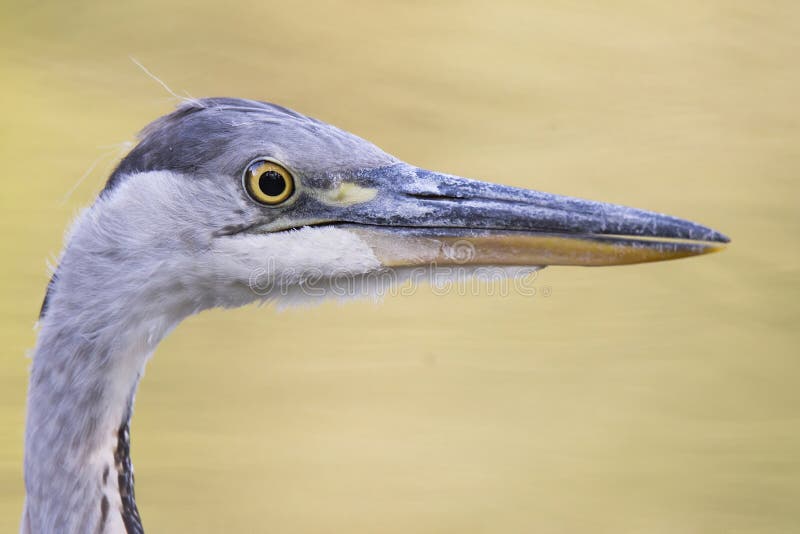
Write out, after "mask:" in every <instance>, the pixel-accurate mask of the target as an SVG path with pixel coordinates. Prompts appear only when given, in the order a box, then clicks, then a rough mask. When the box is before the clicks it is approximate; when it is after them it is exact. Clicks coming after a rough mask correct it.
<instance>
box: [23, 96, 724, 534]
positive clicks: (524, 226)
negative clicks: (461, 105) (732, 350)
mask: <svg viewBox="0 0 800 534" xmlns="http://www.w3.org/2000/svg"><path fill="white" fill-rule="evenodd" d="M727 241H728V239H727V238H726V237H725V236H724V235H722V234H720V233H719V232H716V231H714V230H712V229H710V228H707V227H704V226H701V225H698V224H695V223H692V222H689V221H685V220H681V219H677V218H673V217H669V216H666V215H660V214H656V213H651V212H647V211H641V210H637V209H633V208H627V207H621V206H615V205H611V204H603V203H598V202H591V201H586V200H579V199H574V198H567V197H562V196H556V195H550V194H546V193H540V192H535V191H527V190H522V189H516V188H512V187H506V186H502V185H495V184H490V183H485V182H478V181H473V180H468V179H465V178H459V177H456V176H451V175H445V174H439V173H436V172H431V171H427V170H423V169H420V168H417V167H413V166H411V165H408V164H406V163H404V162H402V161H400V160H398V159H397V158H395V157H393V156H390V155H389V154H386V153H385V152H383V151H382V150H380V149H379V148H378V147H376V146H375V145H373V144H371V143H369V142H367V141H364V140H363V139H361V138H359V137H356V136H355V135H352V134H350V133H347V132H344V131H342V130H340V129H337V128H335V127H333V126H330V125H328V124H325V123H323V122H320V121H318V120H314V119H311V118H309V117H306V116H304V115H301V114H299V113H296V112H294V111H291V110H289V109H286V108H283V107H280V106H277V105H273V104H267V103H262V102H256V101H250V100H240V99H233V98H211V99H202V100H191V101H188V102H185V103H183V104H182V105H181V106H179V108H178V109H177V110H176V111H175V112H173V113H172V114H170V115H167V116H165V117H162V118H160V119H158V120H157V121H155V122H153V123H152V124H150V125H149V126H147V127H146V128H145V129H144V130H143V132H142V133H141V135H140V142H139V144H138V145H137V146H136V147H135V148H134V149H133V150H132V151H131V152H130V153H129V154H128V155H127V156H126V157H125V158H124V159H123V160H122V161H121V162H120V164H119V166H118V167H117V168H116V170H115V171H114V172H113V174H112V175H111V177H110V178H109V179H108V182H107V183H106V185H105V188H104V189H103V190H102V191H101V192H100V194H99V196H98V197H97V199H96V200H95V202H94V203H93V204H92V206H91V207H89V208H88V209H86V210H85V211H84V212H83V213H82V214H81V215H80V216H79V217H78V219H77V221H76V222H75V223H74V226H73V227H72V230H71V232H70V233H69V236H68V238H67V240H66V245H65V247H64V251H63V253H62V255H61V258H60V261H59V264H58V267H57V270H56V272H55V273H54V275H53V277H52V280H51V281H50V284H49V286H48V290H47V295H46V297H45V301H44V304H43V306H42V312H41V317H40V322H39V325H40V329H39V334H38V340H37V344H36V348H35V351H34V356H33V365H32V369H31V375H30V388H29V394H28V415H27V428H26V434H25V487H26V491H27V497H26V503H25V510H24V513H23V520H22V531H23V532H26V533H28V532H30V533H50V532H58V533H78V532H81V533H83V532H102V533H110V532H114V533H116V532H128V533H135V532H142V526H141V521H140V518H139V513H138V511H137V508H136V503H135V501H134V493H133V474H132V468H131V462H130V457H129V426H128V424H129V419H130V416H131V409H132V405H133V399H134V393H135V391H136V386H137V383H138V381H139V377H140V376H141V373H142V371H143V368H144V365H145V362H146V360H147V358H148V356H149V355H150V354H151V353H152V351H153V350H154V349H155V347H156V345H157V344H158V343H159V341H161V339H162V338H163V337H164V336H165V335H166V334H167V333H168V332H169V331H170V330H171V329H172V328H173V327H174V326H175V325H177V324H178V323H179V322H180V321H181V320H182V319H184V318H185V317H187V316H189V315H192V314H194V313H197V312H199V311H201V310H204V309H207V308H213V307H216V306H222V307H234V306H241V305H244V304H247V303H249V302H252V301H255V300H264V299H273V298H281V297H283V296H285V295H287V293H291V292H292V291H294V293H295V295H299V294H301V293H302V288H303V287H304V286H306V285H309V284H311V285H314V286H315V287H316V289H317V290H320V289H321V290H322V291H323V292H324V291H326V290H328V291H330V289H331V287H332V284H333V282H334V281H335V280H339V279H341V278H342V277H350V278H353V279H364V278H366V277H368V276H370V275H374V274H376V273H382V272H387V271H389V270H403V269H409V268H423V269H425V270H429V271H434V270H436V269H441V268H443V267H442V266H447V265H453V264H458V265H459V266H460V267H461V268H477V267H478V266H500V267H506V268H507V267H509V266H532V267H533V266H545V265H614V264H624V263H637V262H646V261H658V260H665V259H672V258H679V257H685V256H692V255H698V254H704V253H707V252H711V251H714V250H717V249H719V248H720V247H721V246H722V244H723V243H726V242H727ZM463 243H467V244H468V246H469V254H468V255H466V256H464V255H461V256H460V257H459V256H458V255H457V254H456V255H454V254H452V249H453V247H454V246H457V245H458V244H463ZM309 272H314V273H315V276H313V277H309V276H308V273H309ZM254 273H257V274H258V276H257V277H256V278H258V279H257V280H255V282H256V283H255V284H254ZM312 278H313V280H312Z"/></svg>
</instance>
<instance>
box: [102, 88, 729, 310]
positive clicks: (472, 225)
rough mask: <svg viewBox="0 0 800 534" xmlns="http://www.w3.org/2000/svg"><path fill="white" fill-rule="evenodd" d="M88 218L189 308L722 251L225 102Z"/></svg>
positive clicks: (167, 121) (622, 215) (172, 130)
mask: <svg viewBox="0 0 800 534" xmlns="http://www.w3.org/2000/svg"><path fill="white" fill-rule="evenodd" d="M92 212H96V214H95V219H97V220H100V219H102V222H101V224H99V227H100V228H104V229H106V230H104V231H106V232H107V233H108V234H109V235H111V236H112V237H113V241H114V243H115V247H116V249H117V254H120V255H125V256H128V257H129V258H130V259H131V261H133V262H134V265H136V262H137V261H144V258H151V259H152V258H153V257H155V258H156V259H157V261H156V262H155V263H153V262H151V265H153V264H156V265H158V269H159V272H165V273H166V274H167V275H168V277H169V279H170V280H171V281H172V282H171V283H173V284H174V286H173V287H172V289H173V290H174V289H175V287H180V288H187V291H188V290H189V289H188V288H191V291H192V293H191V294H192V295H193V296H192V297H191V299H193V300H194V301H195V304H196V306H197V307H207V306H213V305H238V304H241V303H244V302H247V301H250V300H254V299H257V298H268V297H270V296H274V295H275V294H276V293H275V292H277V291H283V292H286V291H287V290H288V291H291V289H292V288H295V289H297V288H303V287H306V288H311V287H315V286H319V287H323V286H326V284H329V283H330V281H331V280H336V279H341V278H343V277H364V276H368V275H370V274H371V273H379V272H386V271H389V270H398V269H409V268H424V269H435V268H439V267H446V266H454V265H457V266H460V267H462V268H465V269H466V268H475V267H479V266H501V267H509V266H521V267H525V266H527V267H541V266H545V265H617V264H629V263H639V262H649V261H659V260H667V259H674V258H681V257H686V256H693V255H698V254H704V253H707V252H712V251H714V250H718V249H719V248H720V247H721V245H722V244H723V243H725V242H727V241H728V239H727V238H726V237H725V236H724V235H722V234H720V233H719V232H716V231H714V230H712V229H710V228H707V227H705V226H701V225H699V224H695V223H692V222H689V221H685V220H682V219H678V218H674V217H669V216H666V215H660V214H656V213H652V212H647V211H642V210H638V209H633V208H627V207H621V206H617V205H612V204H605V203H600V202H592V201H587V200H580V199H575V198H568V197H563V196H558V195H552V194H547V193H541V192H537V191H529V190H523V189H517V188H512V187H507V186H502V185H497V184H492V183H488V182H481V181H476V180H470V179H466V178H460V177H457V176H451V175H446V174H440V173H436V172H431V171H428V170H424V169H420V168H417V167H414V166H412V165H409V164H407V163H404V162H402V161H400V160H398V159H397V158H395V157H393V156H391V155H388V154H386V153H385V152H383V151H382V150H381V149H379V148H378V147H376V146H375V145H373V144H371V143H369V142H367V141H365V140H363V139H361V138H359V137H357V136H355V135H352V134H349V133H347V132H345V131H342V130H340V129H338V128H335V127H333V126H330V125H328V124H325V123H322V122H320V121H317V120H314V119H311V118H309V117H306V116H304V115H301V114H298V113H295V112H293V111H291V110H288V109H285V108H282V107H279V106H275V105H272V104H266V103H262V102H255V101H249V100H239V99H223V98H215V99H203V100H193V101H190V102H187V103H185V104H184V105H182V106H181V107H179V108H178V110H177V111H175V112H174V113H172V114H170V115H167V116H165V117H163V118H161V119H159V120H157V121H156V122H154V123H152V124H151V125H149V126H148V127H147V128H145V130H144V131H143V133H142V135H141V140H140V143H139V144H138V145H137V146H136V147H135V148H134V149H133V150H132V151H131V152H130V153H129V154H128V155H127V156H126V157H125V159H123V161H122V162H121V163H120V165H119V167H118V168H117V169H116V171H115V172H114V173H113V175H112V176H111V178H110V179H109V181H108V183H107V185H106V188H105V189H104V191H103V192H102V194H101V195H100V197H99V199H98V201H97V202H96V203H95V206H94V207H93V208H92ZM153 276H157V275H156V274H153ZM199 295H202V296H199ZM201 301H202V302H201Z"/></svg>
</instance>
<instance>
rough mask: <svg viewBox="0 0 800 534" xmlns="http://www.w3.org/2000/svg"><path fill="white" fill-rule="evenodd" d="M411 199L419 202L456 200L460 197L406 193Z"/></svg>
mask: <svg viewBox="0 0 800 534" xmlns="http://www.w3.org/2000/svg"><path fill="white" fill-rule="evenodd" d="M407 195H408V196H409V197H411V198H418V199H420V200H457V199H458V198H460V197H454V196H452V195H442V194H439V193H407Z"/></svg>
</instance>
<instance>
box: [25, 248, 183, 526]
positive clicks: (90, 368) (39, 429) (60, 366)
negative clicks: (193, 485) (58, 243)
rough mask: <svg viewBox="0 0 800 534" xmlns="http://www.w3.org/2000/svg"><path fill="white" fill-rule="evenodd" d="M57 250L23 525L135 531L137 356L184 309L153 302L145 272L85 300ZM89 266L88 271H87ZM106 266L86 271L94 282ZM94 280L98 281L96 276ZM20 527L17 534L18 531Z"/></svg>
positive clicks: (72, 268) (35, 386)
mask: <svg viewBox="0 0 800 534" xmlns="http://www.w3.org/2000/svg"><path fill="white" fill-rule="evenodd" d="M71 260H72V258H69V257H65V258H64V260H62V264H61V266H60V267H59V275H58V278H57V281H56V283H55V284H56V285H55V288H54V295H53V296H52V298H51V299H50V303H49V306H48V310H47V313H46V315H45V317H44V318H43V319H42V321H41V329H40V332H39V336H38V340H37V346H36V348H35V350H34V354H33V364H32V366H31V373H30V385H29V392H28V415H27V425H26V436H25V485H26V490H27V498H26V509H25V515H24V518H23V524H24V525H27V527H24V528H29V531H30V532H64V533H72V532H89V531H91V532H127V533H133V532H141V522H140V519H139V514H138V511H137V507H136V503H135V500H134V492H133V470H132V466H131V461H130V441H129V440H130V433H129V421H130V417H131V413H132V409H133V401H134V396H135V392H136V388H137V385H138V382H139V379H140V377H141V375H142V373H143V371H144V366H145V363H146V361H147V359H148V357H149V355H150V354H151V353H152V351H153V350H154V349H155V347H156V345H157V344H158V343H159V342H160V340H161V339H162V338H163V337H164V336H165V335H166V334H167V333H168V331H169V330H170V329H171V328H172V327H173V326H174V325H175V324H177V322H178V321H179V320H180V319H182V318H183V317H184V316H185V315H186V314H187V311H186V310H183V309H181V308H180V307H179V306H173V305H170V303H169V302H159V305H158V307H157V308H158V311H157V312H156V311H154V307H153V305H152V299H153V292H157V291H158V288H157V287H153V285H152V284H154V283H157V282H155V281H154V280H152V277H148V276H146V274H147V273H145V274H143V275H142V279H141V280H140V283H139V284H138V285H137V284H125V287H130V288H131V290H130V291H128V292H125V291H120V290H119V289H117V292H116V294H115V297H114V298H112V299H108V298H102V297H101V296H98V297H97V298H90V296H87V294H86V293H85V291H81V289H82V288H86V287H88V285H87V282H88V281H87V280H86V276H84V275H85V271H84V270H82V269H79V268H77V266H76V265H75V264H74V263H73V262H72V261H71ZM90 272H91V270H90ZM106 276H107V277H108V278H109V280H111V279H113V274H111V273H105V274H103V273H98V272H97V271H94V272H93V273H92V275H91V278H92V280H91V285H92V286H93V287H95V288H97V287H106V286H110V285H111V284H112V282H110V281H108V280H106V281H103V279H102V278H103V277H106ZM98 277H100V278H98ZM24 528H23V531H25V530H24Z"/></svg>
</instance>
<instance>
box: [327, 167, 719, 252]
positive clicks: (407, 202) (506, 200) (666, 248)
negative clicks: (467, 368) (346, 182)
mask: <svg viewBox="0 0 800 534" xmlns="http://www.w3.org/2000/svg"><path fill="white" fill-rule="evenodd" d="M357 183H358V184H359V186H360V187H362V188H364V189H370V188H371V189H372V190H374V191H376V195H375V197H374V198H373V199H371V200H370V201H368V202H363V203H354V204H353V205H352V206H350V207H349V208H348V209H346V210H344V211H343V212H340V213H339V214H338V216H337V220H338V223H339V224H341V223H344V224H345V225H346V226H347V227H348V229H350V230H351V231H353V232H355V233H357V234H358V235H359V236H360V237H362V239H364V240H365V241H366V242H367V243H368V244H369V245H370V246H371V247H372V249H373V251H374V252H375V253H376V255H377V256H378V259H379V260H381V262H382V263H383V264H384V265H387V266H392V267H397V266H414V265H421V264H429V263H432V262H435V263H437V264H444V265H447V264H461V265H463V264H467V265H520V266H526V265H536V266H540V265H587V266H601V265H624V264H632V263H642V262H652V261H662V260H671V259H676V258H685V257H688V256H697V255H700V254H707V253H710V252H715V251H718V250H720V249H722V248H723V247H724V244H725V243H728V242H729V239H728V238H727V237H726V236H724V235H723V234H721V233H719V232H717V231H715V230H712V229H711V228H708V227H706V226H702V225H699V224H697V223H693V222H690V221H687V220H683V219H678V218H675V217H671V216H668V215H662V214H659V213H654V212H649V211H644V210H639V209H635V208H628V207H624V206H618V205H614V204H606V203H601V202H593V201H589V200H581V199H577V198H570V197H565V196H559V195H552V194H548V193H541V192H537V191H528V190H524V189H518V188H513V187H508V186H503V185H497V184H491V183H487V182H480V181H475V180H469V179H466V178H460V177H457V176H450V175H446V174H439V173H435V172H431V171H426V170H423V169H419V168H416V167H412V166H410V165H406V164H397V165H392V166H389V167H383V168H379V169H371V170H368V171H363V172H362V173H359V175H358V179H357Z"/></svg>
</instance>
